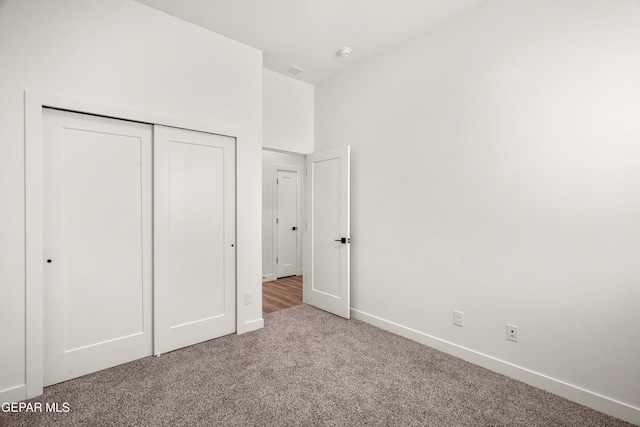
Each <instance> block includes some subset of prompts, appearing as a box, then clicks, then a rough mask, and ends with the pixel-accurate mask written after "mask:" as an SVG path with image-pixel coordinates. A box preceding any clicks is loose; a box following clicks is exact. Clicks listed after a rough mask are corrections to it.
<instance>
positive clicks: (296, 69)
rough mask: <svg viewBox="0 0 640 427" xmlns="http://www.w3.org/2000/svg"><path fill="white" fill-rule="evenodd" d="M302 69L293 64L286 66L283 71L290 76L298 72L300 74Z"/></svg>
mask: <svg viewBox="0 0 640 427" xmlns="http://www.w3.org/2000/svg"><path fill="white" fill-rule="evenodd" d="M303 71H304V70H303V69H302V68H300V67H296V66H295V65H292V66H290V67H289V68H287V69H286V70H284V71H283V73H285V74H289V75H290V76H297V75H298V74H300V73H301V72H303Z"/></svg>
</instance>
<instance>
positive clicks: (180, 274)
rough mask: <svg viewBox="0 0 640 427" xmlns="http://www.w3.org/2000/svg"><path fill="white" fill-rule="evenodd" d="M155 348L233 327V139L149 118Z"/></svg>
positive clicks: (203, 337) (192, 340)
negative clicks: (151, 121) (151, 122)
mask: <svg viewBox="0 0 640 427" xmlns="http://www.w3.org/2000/svg"><path fill="white" fill-rule="evenodd" d="M154 176H155V177H154V350H153V351H154V354H156V355H159V354H161V353H166V352H168V351H172V350H175V349H178V348H181V347H186V346H188V345H192V344H196V343H199V342H202V341H206V340H210V339H213V338H217V337H220V336H223V335H227V334H230V333H233V332H235V331H236V248H235V236H236V234H235V231H236V225H235V215H236V213H235V212H236V211H235V204H236V201H235V191H236V188H235V139H234V138H232V137H227V136H220V135H214V134H209V133H202V132H195V131H188V130H184V129H177V128H171V127H165V126H157V125H156V126H154Z"/></svg>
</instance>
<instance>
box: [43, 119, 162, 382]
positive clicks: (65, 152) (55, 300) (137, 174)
mask: <svg viewBox="0 0 640 427" xmlns="http://www.w3.org/2000/svg"><path fill="white" fill-rule="evenodd" d="M43 124H44V127H43V129H44V132H45V135H44V151H43V166H44V195H43V196H44V231H45V233H44V249H45V254H44V256H45V258H46V259H43V262H45V275H44V279H45V282H44V292H45V294H44V298H45V304H44V325H45V326H44V327H45V331H44V332H45V334H44V335H45V342H44V359H45V360H44V364H45V365H44V368H45V369H44V376H45V378H44V379H45V381H44V384H45V385H50V384H54V383H57V382H60V381H65V380H68V379H71V378H75V377H77V376H80V375H84V374H86V373H89V372H94V371H96V370H100V369H104V368H107V367H110V366H115V365H117V364H120V363H124V362H127V361H130V360H135V359H137V358H140V357H145V356H148V355H149V354H151V338H152V334H151V286H152V285H151V127H150V126H149V125H142V124H138V123H131V122H126V121H121V120H113V119H105V118H100V117H94V116H88V115H82V114H75V113H68V112H62V111H55V110H44V114H43Z"/></svg>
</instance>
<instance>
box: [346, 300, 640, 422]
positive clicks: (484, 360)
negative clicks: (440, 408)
mask: <svg viewBox="0 0 640 427" xmlns="http://www.w3.org/2000/svg"><path fill="white" fill-rule="evenodd" d="M351 316H352V317H353V318H354V319H358V320H362V321H363V322H366V323H369V324H371V325H374V326H377V327H378V328H380V329H384V330H386V331H389V332H393V333H394V334H397V335H400V336H402V337H405V338H408V339H410V340H412V341H416V342H419V343H420V344H424V345H427V346H429V347H432V348H435V349H437V350H440V351H442V352H445V353H447V354H450V355H452V356H455V357H459V358H460V359H463V360H466V361H467V362H471V363H473V364H475V365H478V366H482V367H483V368H487V369H489V370H491V371H494V372H497V373H499V374H502V375H506V376H508V377H510V378H514V379H516V380H519V381H522V382H523V383H526V384H529V385H531V386H534V387H537V388H541V389H543V390H546V391H548V392H550V393H553V394H557V395H558V396H561V397H564V398H565V399H568V400H571V401H573V402H576V403H579V404H581V405H584V406H588V407H589V408H593V409H595V410H597V411H600V412H604V413H605V414H608V415H611V416H614V417H617V418H620V419H622V420H624V421H627V422H630V423H633V424H636V425H640V408H636V407H634V406H631V405H628V404H626V403H623V402H619V401H617V400H615V399H611V398H609V397H606V396H603V395H601V394H598V393H595V392H592V391H589V390H585V389H583V388H581V387H578V386H575V385H572V384H569V383H566V382H564V381H561V380H558V379H555V378H552V377H549V376H547V375H544V374H541V373H539V372H535V371H532V370H530V369H527V368H523V367H521V366H518V365H514V364H513V363H509V362H506V361H504V360H500V359H496V358H495V357H492V356H489V355H487V354H484V353H480V352H478V351H475V350H472V349H469V348H466V347H462V346H460V345H458V344H454V343H452V342H449V341H445V340H442V339H440V338H437V337H434V336H431V335H428V334H425V333H424V332H420V331H417V330H415V329H411V328H408V327H406V326H402V325H399V324H397V323H394V322H391V321H389V320H386V319H383V318H380V317H377V316H374V315H372V314H369V313H365V312H363V311H360V310H356V309H354V308H352V309H351Z"/></svg>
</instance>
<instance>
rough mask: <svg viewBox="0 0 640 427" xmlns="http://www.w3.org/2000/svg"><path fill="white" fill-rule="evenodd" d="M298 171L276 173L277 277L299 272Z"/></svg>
mask: <svg viewBox="0 0 640 427" xmlns="http://www.w3.org/2000/svg"><path fill="white" fill-rule="evenodd" d="M298 185H299V184H298V173H297V172H296V171H289V170H278V171H277V173H276V246H277V250H276V266H277V277H278V278H280V277H287V276H294V275H296V274H298Z"/></svg>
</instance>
